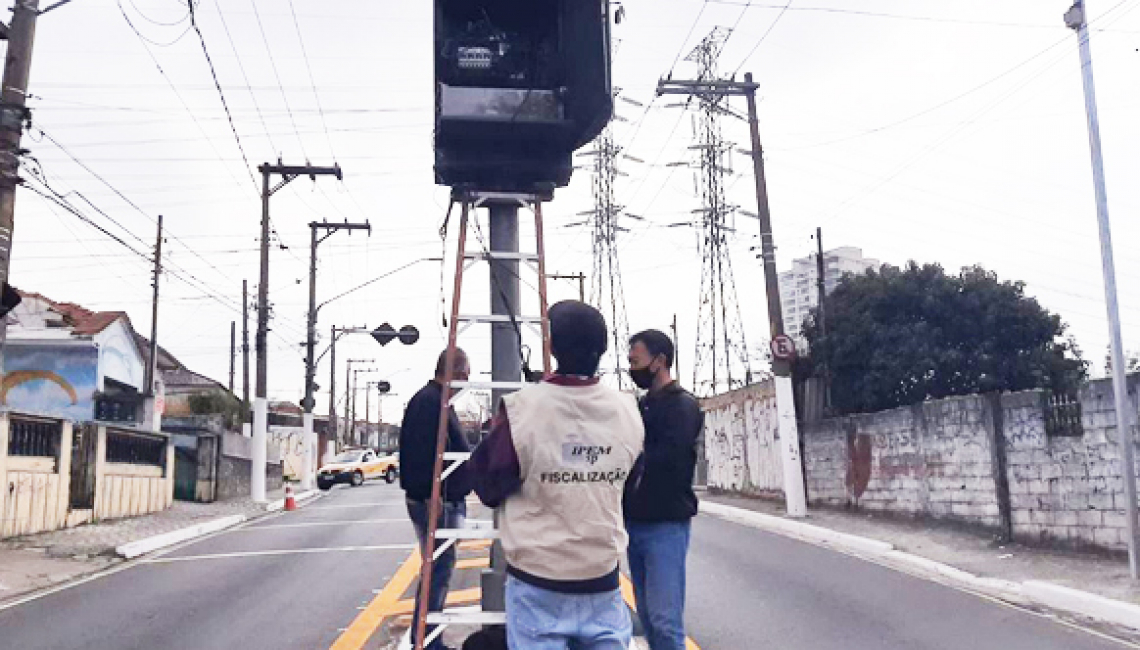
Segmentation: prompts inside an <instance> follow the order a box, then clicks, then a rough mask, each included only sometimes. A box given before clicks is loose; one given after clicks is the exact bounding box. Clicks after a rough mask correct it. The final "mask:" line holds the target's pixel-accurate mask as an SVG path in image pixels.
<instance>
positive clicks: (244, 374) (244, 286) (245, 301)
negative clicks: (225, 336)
mask: <svg viewBox="0 0 1140 650" xmlns="http://www.w3.org/2000/svg"><path fill="white" fill-rule="evenodd" d="M241 411H242V412H241V421H242V422H243V423H245V422H248V421H249V281H248V280H242V281H241Z"/></svg>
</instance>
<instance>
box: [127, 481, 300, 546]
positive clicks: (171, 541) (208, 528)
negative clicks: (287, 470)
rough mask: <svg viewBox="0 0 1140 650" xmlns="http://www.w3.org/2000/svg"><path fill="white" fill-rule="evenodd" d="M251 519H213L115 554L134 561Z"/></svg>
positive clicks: (270, 508)
mask: <svg viewBox="0 0 1140 650" xmlns="http://www.w3.org/2000/svg"><path fill="white" fill-rule="evenodd" d="M317 496H320V492H318V491H316V490H309V491H308V492H304V493H302V494H298V495H297V496H295V497H294V499H295V500H296V501H297V503H298V504H300V503H301V502H303V501H308V500H310V499H313V498H315V497H317ZM284 507H285V500H284V499H281V500H280V501H272V502H270V503H267V504H266V505H265V511H266V512H276V511H278V510H281V509H282V508H284ZM250 519H251V518H250V517H248V516H246V515H230V516H228V517H221V518H219V519H213V520H211V521H207V522H204V523H201V524H197V525H194V526H188V527H186V528H179V529H178V530H172V531H170V532H169V533H162V534H161V535H154V536H152V537H145V538H143V539H139V540H135V541H133V542H127V543H126V544H122V545H120V546H117V547H115V554H116V555H118V556H119V557H122V558H126V559H128V560H133V559H134V558H136V557H139V556H140V555H146V554H147V553H153V552H154V551H157V550H159V549H163V548H166V547H168V546H173V545H175V544H178V543H181V542H185V541H188V540H191V539H195V538H198V537H203V536H205V535H209V534H211V533H216V532H218V531H221V530H225V529H227V528H232V527H234V526H237V525H238V524H242V523H245V522H247V521H249V520H250Z"/></svg>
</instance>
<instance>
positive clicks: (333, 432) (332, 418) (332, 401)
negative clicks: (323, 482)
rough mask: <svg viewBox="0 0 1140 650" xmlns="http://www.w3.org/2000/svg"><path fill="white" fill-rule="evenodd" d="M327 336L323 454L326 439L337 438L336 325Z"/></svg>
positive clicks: (321, 450)
mask: <svg viewBox="0 0 1140 650" xmlns="http://www.w3.org/2000/svg"><path fill="white" fill-rule="evenodd" d="M329 338H330V340H331V341H332V343H331V344H330V347H329V426H328V430H327V431H326V432H325V438H324V442H323V443H322V445H321V449H320V453H321V454H322V455H325V454H326V453H327V447H328V441H329V440H330V439H332V440H336V439H337V421H336V326H335V325H333V327H332V330H331V331H330V332H329Z"/></svg>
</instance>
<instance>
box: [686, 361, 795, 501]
mask: <svg viewBox="0 0 1140 650" xmlns="http://www.w3.org/2000/svg"><path fill="white" fill-rule="evenodd" d="M701 407H702V408H703V409H704V411H705V430H704V452H705V458H706V460H707V468H708V474H707V485H708V486H709V487H710V488H712V489H719V490H726V491H732V492H738V493H741V494H751V495H782V494H783V486H784V473H783V472H784V470H783V462H782V461H781V458H780V447H779V434H778V431H777V426H776V390H775V385H774V384H773V382H771V381H765V382H762V383H759V384H753V385H751V386H748V387H746V388H741V389H738V390H734V391H731V392H729V393H725V394H723V395H717V396H716V397H710V398H708V399H704V400H701Z"/></svg>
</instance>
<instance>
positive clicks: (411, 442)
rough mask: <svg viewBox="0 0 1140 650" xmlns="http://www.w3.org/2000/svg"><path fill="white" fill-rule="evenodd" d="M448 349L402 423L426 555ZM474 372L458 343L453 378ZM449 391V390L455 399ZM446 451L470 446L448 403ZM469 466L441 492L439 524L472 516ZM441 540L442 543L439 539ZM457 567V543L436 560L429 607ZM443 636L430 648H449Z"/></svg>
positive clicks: (411, 495)
mask: <svg viewBox="0 0 1140 650" xmlns="http://www.w3.org/2000/svg"><path fill="white" fill-rule="evenodd" d="M446 363H447V351H446V350H445V351H444V352H443V353H442V354H440V355H439V360H438V361H437V362H436V365H435V378H434V379H432V380H431V381H429V382H428V383H427V385H426V386H424V387H423V388H421V389H420V390H419V392H417V393H416V394H415V396H414V397H412V399H411V401H410V402H408V407H407V409H406V410H405V411H404V422H403V424H402V425H401V426H400V487H402V488H404V495H405V497H406V501H407V506H408V517H410V518H411V520H412V526H413V527H414V528H415V529H416V537H417V538H418V539H419V542H420V553H421V555H427V554H428V552H429V551H427V550H426V547H427V527H428V517H429V514H428V508H429V507H430V502H431V489H432V477H433V472H434V471H435V453H436V444H437V435H438V433H439V416H440V406H441V404H440V402H441V400H443V399H445V398H444V395H443V381H444V379H445V377H444V372H445V364H446ZM469 374H470V364H469V363H468V361H467V355H466V354H465V353H464V352H463V350H460V349H458V348H456V351H455V366H454V369H453V373H452V375H453V376H452V379H454V380H455V381H466V380H467V377H468V375H469ZM450 397H451V396H450V395H448V396H447V398H448V399H450ZM447 451H449V452H469V451H471V447H470V445H468V444H467V439H466V438H465V437H464V436H463V430H462V428H461V427H460V425H459V417H458V416H457V415H456V414H455V409H453V408H450V407H449V408H448V422H447ZM469 476H470V475H469V472H468V471H467V464H466V463H464V464H463V465H460V466H459V468H458V469H457V470H456V471H455V472H452V474H451V476H450V477H448V479H447V480H446V481H444V484H443V490H442V492H441V495H442V497H443V510H442V512H441V513H440V517H439V519H438V522H437V524H436V526H437V528H462V527H463V522H464V519H465V518H466V517H467V503H466V498H467V495H468V493H470V492H471V480H470V478H469ZM436 546H437V547H438V546H439V543H438V542H437V544H436ZM454 568H455V546H452V547H451V548H449V549H448V550H447V551H445V552H444V553H443V555H441V556H440V557H439V559H438V560H436V561H435V565H434V567H433V568H432V577H431V589H430V590H429V594H428V611H429V612H439V611H442V610H443V605H444V603H445V602H446V601H447V591H448V585H449V583H450V582H451V572H452V570H453V569H454ZM419 603H420V597H419V588H418V587H417V588H416V618H413V619H412V620H413V621H415V620H418V614H419ZM433 627H434V626H428V628H427V632H426V634H428V635H429V636H430V634H431V631H432V628H433ZM412 635H413V638H412V642H413V644H414V643H415V628H414V627H413V629H412ZM441 638H442V636H441V637H437V638H436V639H435V640H434V641H433V642H432V643H431V644H430V645H429V646H428V649H429V650H444V648H445V646H444V645H443V641H441Z"/></svg>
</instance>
